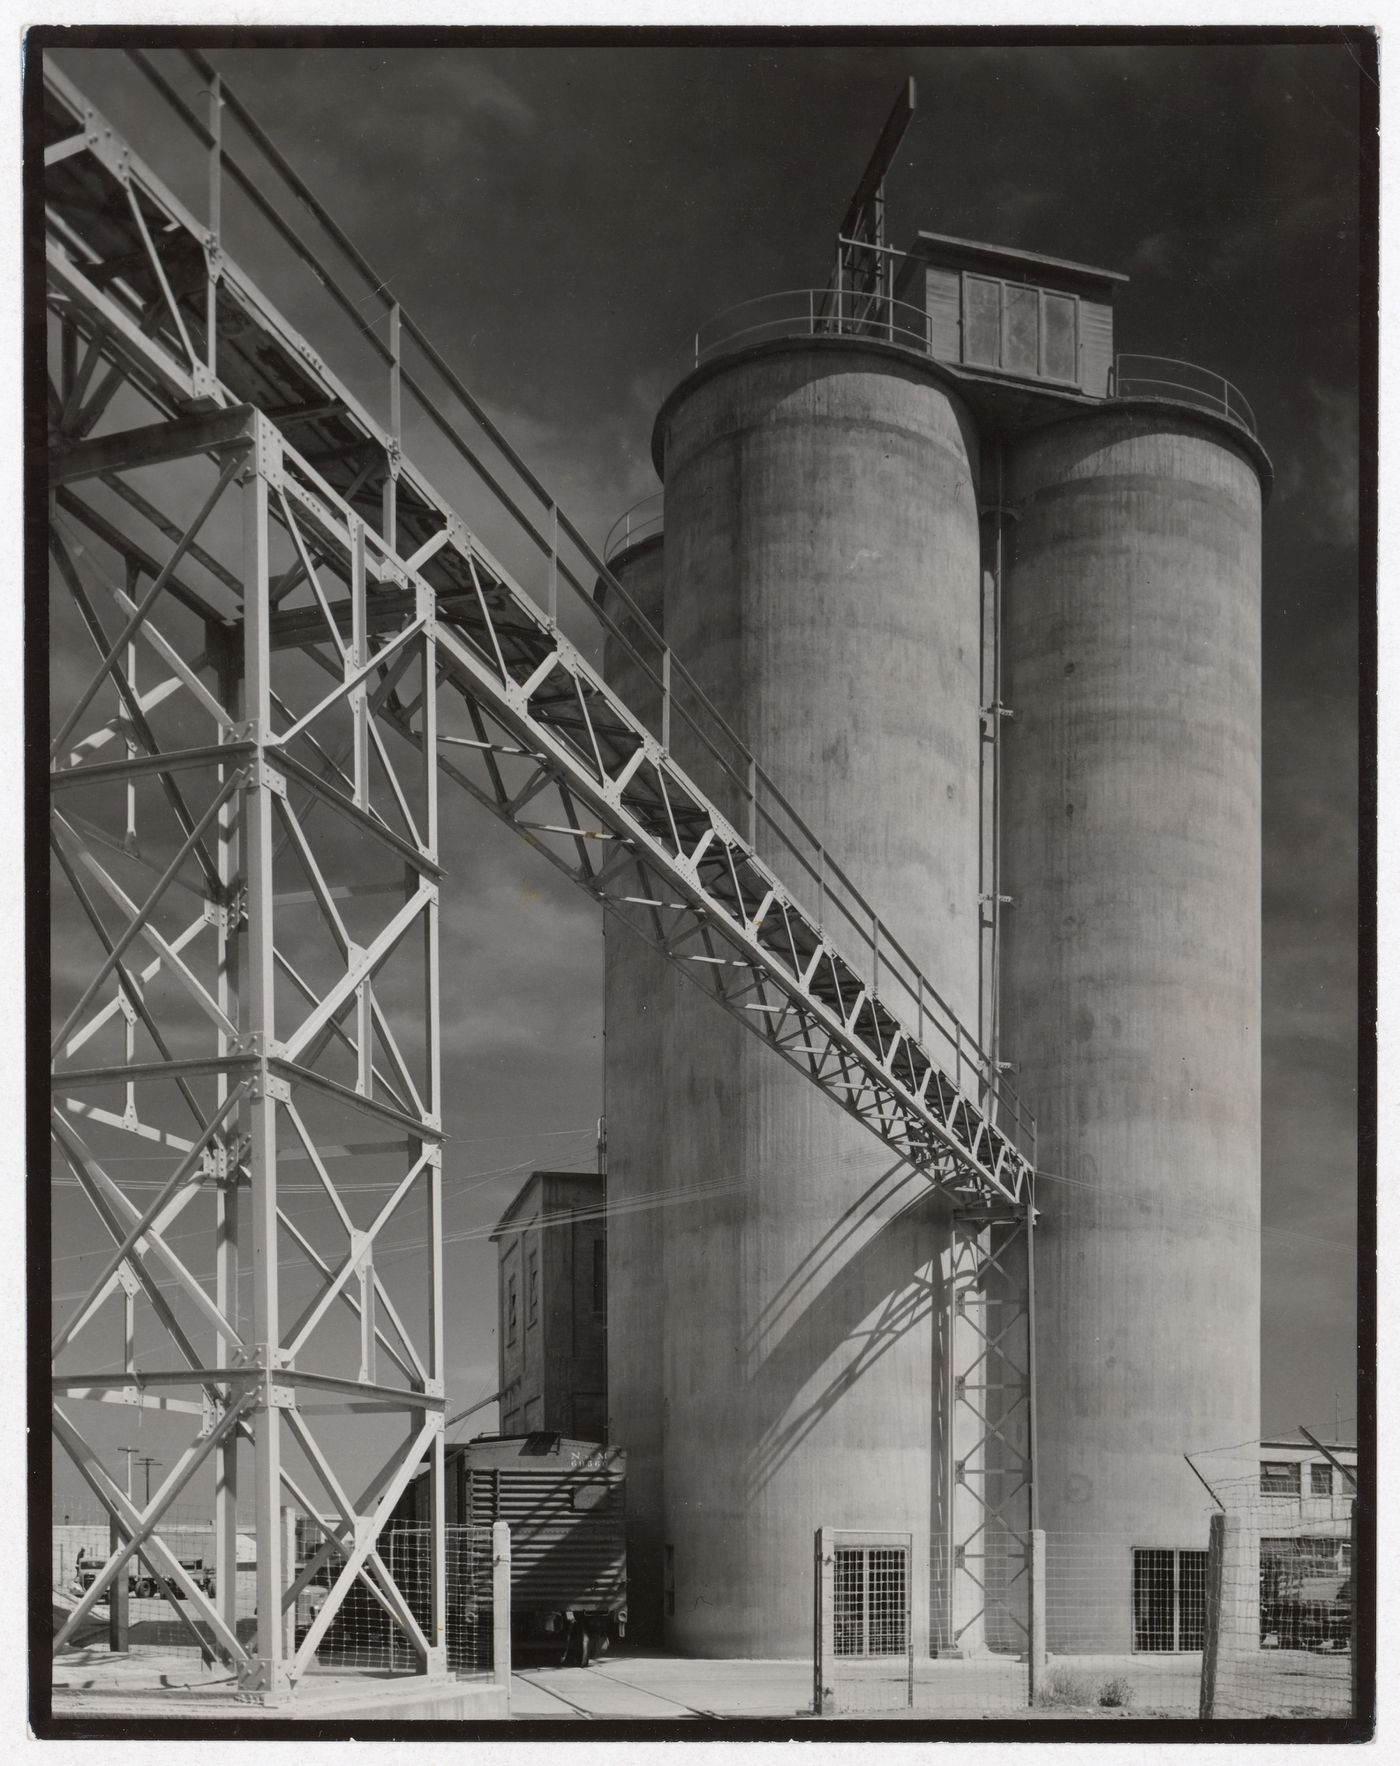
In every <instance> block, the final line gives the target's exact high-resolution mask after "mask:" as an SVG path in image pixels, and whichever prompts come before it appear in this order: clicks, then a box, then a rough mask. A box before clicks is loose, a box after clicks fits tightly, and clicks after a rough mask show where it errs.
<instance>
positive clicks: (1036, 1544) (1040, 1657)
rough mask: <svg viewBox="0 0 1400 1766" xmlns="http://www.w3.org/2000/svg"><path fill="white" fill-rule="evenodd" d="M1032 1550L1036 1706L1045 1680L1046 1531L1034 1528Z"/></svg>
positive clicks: (1032, 1699) (1030, 1663)
mask: <svg viewBox="0 0 1400 1766" xmlns="http://www.w3.org/2000/svg"><path fill="white" fill-rule="evenodd" d="M1026 1540H1027V1544H1028V1547H1029V1550H1030V1575H1031V1611H1030V1621H1031V1623H1030V1647H1029V1649H1028V1650H1027V1652H1026V1700H1027V1703H1029V1704H1030V1705H1032V1706H1034V1704H1035V1703H1036V1701H1037V1700H1038V1699H1039V1697H1040V1688H1041V1685H1042V1683H1043V1682H1044V1679H1045V1530H1044V1528H1043V1527H1032V1528H1031V1530H1030V1532H1029V1533H1028V1534H1027V1535H1026Z"/></svg>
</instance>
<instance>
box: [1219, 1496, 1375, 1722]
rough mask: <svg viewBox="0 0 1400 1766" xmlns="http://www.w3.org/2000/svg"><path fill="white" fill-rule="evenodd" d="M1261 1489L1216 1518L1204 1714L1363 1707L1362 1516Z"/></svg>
mask: <svg viewBox="0 0 1400 1766" xmlns="http://www.w3.org/2000/svg"><path fill="white" fill-rule="evenodd" d="M1341 1506H1342V1505H1340V1504H1336V1505H1334V1504H1327V1505H1325V1506H1323V1505H1316V1506H1315V1507H1311V1508H1310V1506H1309V1505H1308V1504H1307V1503H1304V1502H1297V1503H1290V1502H1288V1501H1287V1500H1282V1501H1279V1500H1271V1499H1270V1497H1268V1496H1261V1497H1260V1498H1259V1499H1258V1500H1256V1501H1255V1502H1253V1503H1251V1504H1249V1505H1246V1506H1241V1507H1237V1508H1230V1509H1226V1510H1225V1511H1224V1512H1222V1513H1220V1514H1218V1515H1216V1516H1214V1517H1213V1518H1212V1521H1211V1538H1210V1554H1209V1559H1208V1565H1207V1573H1206V1589H1205V1594H1206V1599H1205V1607H1206V1624H1205V1630H1206V1650H1205V1662H1204V1665H1203V1671H1202V1682H1201V1706H1200V1712H1201V1715H1202V1717H1206V1718H1240V1717H1246V1718H1248V1717H1350V1716H1352V1715H1353V1714H1354V1711H1355V1689H1354V1680H1355V1669H1354V1649H1355V1642H1356V1639H1355V1628H1354V1625H1353V1604H1352V1587H1353V1584H1352V1555H1353V1545H1354V1526H1355V1523H1354V1517H1353V1516H1352V1514H1351V1513H1349V1512H1348V1513H1342V1512H1339V1511H1340V1510H1341Z"/></svg>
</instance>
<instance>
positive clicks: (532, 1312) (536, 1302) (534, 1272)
mask: <svg viewBox="0 0 1400 1766" xmlns="http://www.w3.org/2000/svg"><path fill="white" fill-rule="evenodd" d="M526 1308H527V1310H526V1314H525V1322H526V1323H527V1324H534V1323H535V1322H536V1321H537V1320H538V1318H539V1316H540V1254H539V1252H538V1251H532V1252H531V1253H530V1285H529V1289H528V1291H527V1297H526Z"/></svg>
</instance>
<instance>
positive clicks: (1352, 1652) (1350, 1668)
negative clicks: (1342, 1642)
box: [1347, 1497, 1361, 1717]
mask: <svg viewBox="0 0 1400 1766" xmlns="http://www.w3.org/2000/svg"><path fill="white" fill-rule="evenodd" d="M1356 1509H1357V1499H1356V1498H1355V1497H1352V1499H1351V1638H1350V1644H1349V1648H1348V1651H1347V1654H1348V1656H1349V1658H1350V1659H1349V1661H1348V1663H1347V1680H1348V1686H1347V1691H1348V1695H1349V1702H1350V1704H1351V1714H1352V1716H1353V1717H1359V1716H1360V1715H1361V1700H1360V1696H1359V1692H1358V1683H1357V1667H1358V1663H1357V1635H1356V1634H1357V1631H1358V1629H1359V1628H1360V1625H1361V1602H1360V1601H1359V1600H1358V1599H1357V1598H1356V1584H1357V1576H1358V1572H1359V1570H1360V1568H1361V1551H1360V1547H1361V1535H1360V1532H1359V1530H1358V1528H1357V1515H1356Z"/></svg>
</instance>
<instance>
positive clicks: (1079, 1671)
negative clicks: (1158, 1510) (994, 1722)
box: [1033, 1514, 1207, 1717]
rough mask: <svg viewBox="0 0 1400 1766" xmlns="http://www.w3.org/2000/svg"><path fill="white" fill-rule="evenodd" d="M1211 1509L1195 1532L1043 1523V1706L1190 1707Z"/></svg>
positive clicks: (1164, 1712) (1165, 1711) (1037, 1697)
mask: <svg viewBox="0 0 1400 1766" xmlns="http://www.w3.org/2000/svg"><path fill="white" fill-rule="evenodd" d="M1206 1526H1207V1522H1206V1517H1205V1515H1204V1514H1202V1516H1201V1520H1200V1523H1199V1532H1198V1533H1197V1536H1196V1538H1195V1539H1194V1540H1189V1541H1180V1540H1178V1542H1177V1543H1174V1544H1159V1543H1156V1542H1154V1541H1153V1540H1152V1539H1151V1537H1150V1536H1149V1537H1148V1538H1147V1539H1146V1540H1144V1539H1142V1538H1141V1537H1137V1538H1135V1537H1133V1536H1131V1535H1112V1534H1087V1533H1046V1534H1045V1536H1044V1548H1043V1558H1044V1576H1043V1580H1044V1627H1043V1657H1042V1659H1041V1660H1040V1661H1039V1662H1038V1663H1037V1671H1036V1677H1035V1687H1034V1696H1033V1704H1034V1708H1035V1710H1037V1711H1038V1712H1041V1713H1045V1712H1050V1711H1064V1712H1073V1713H1076V1714H1079V1715H1083V1714H1097V1715H1100V1716H1104V1717H1112V1716H1134V1717H1141V1716H1149V1717H1151V1716H1162V1717H1194V1716H1195V1715H1196V1708H1197V1704H1198V1702H1199V1687H1200V1675H1201V1646H1202V1642H1203V1636H1204V1618H1205V1560H1206V1550H1205V1547H1206Z"/></svg>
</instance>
